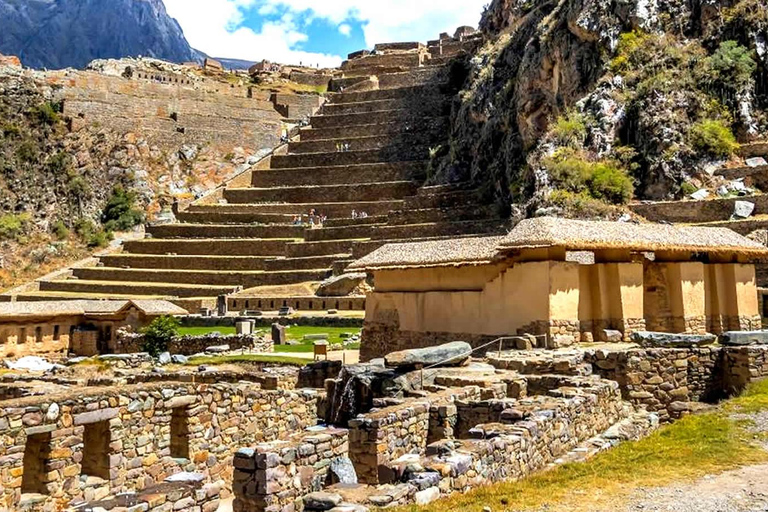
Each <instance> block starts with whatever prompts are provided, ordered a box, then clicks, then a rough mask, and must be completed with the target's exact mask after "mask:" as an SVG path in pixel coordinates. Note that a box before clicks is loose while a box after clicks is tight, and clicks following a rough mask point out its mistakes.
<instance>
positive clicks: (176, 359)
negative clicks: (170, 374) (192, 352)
mask: <svg viewBox="0 0 768 512" xmlns="http://www.w3.org/2000/svg"><path fill="white" fill-rule="evenodd" d="M171 362H172V363H173V364H187V362H189V358H188V357H187V356H183V355H181V354H174V355H172V356H171Z"/></svg>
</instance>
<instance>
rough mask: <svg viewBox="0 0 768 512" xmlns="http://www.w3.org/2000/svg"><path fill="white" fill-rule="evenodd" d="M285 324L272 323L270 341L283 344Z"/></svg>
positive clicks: (284, 341)
mask: <svg viewBox="0 0 768 512" xmlns="http://www.w3.org/2000/svg"><path fill="white" fill-rule="evenodd" d="M286 342H287V340H286V337H285V326H284V325H280V324H278V323H275V324H272V343H273V344H275V345H285V344H286Z"/></svg>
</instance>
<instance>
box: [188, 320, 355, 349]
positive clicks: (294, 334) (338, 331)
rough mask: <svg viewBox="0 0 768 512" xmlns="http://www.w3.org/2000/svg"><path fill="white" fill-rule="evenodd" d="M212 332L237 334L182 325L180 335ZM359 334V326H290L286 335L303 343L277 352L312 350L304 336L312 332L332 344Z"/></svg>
mask: <svg viewBox="0 0 768 512" xmlns="http://www.w3.org/2000/svg"><path fill="white" fill-rule="evenodd" d="M257 330H262V331H264V332H269V329H268V328H261V329H257ZM211 332H219V333H221V334H223V335H227V334H235V328H234V327H181V328H180V329H179V335H180V336H202V335H205V334H209V333H211ZM344 333H347V334H359V333H360V329H359V328H357V327H305V326H296V327H288V328H287V329H286V335H287V336H288V339H289V340H294V341H298V342H301V345H285V346H282V347H275V351H276V352H296V353H301V352H312V351H313V345H312V343H313V342H312V341H309V340H307V341H305V340H304V336H307V335H312V334H327V335H328V342H329V343H331V344H335V343H343V339H342V337H341V335H342V334H344ZM349 348H352V349H355V348H359V345H352V346H350V347H349Z"/></svg>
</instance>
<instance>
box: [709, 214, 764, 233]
mask: <svg viewBox="0 0 768 512" xmlns="http://www.w3.org/2000/svg"><path fill="white" fill-rule="evenodd" d="M695 225H696V226H706V227H715V228H728V229H732V230H733V231H735V232H737V233H738V234H740V235H744V236H746V235H748V234H750V233H752V232H753V231H757V230H758V229H768V215H758V216H757V217H750V218H748V219H742V220H726V221H721V222H705V223H701V224H695Z"/></svg>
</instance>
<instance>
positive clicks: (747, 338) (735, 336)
mask: <svg viewBox="0 0 768 512" xmlns="http://www.w3.org/2000/svg"><path fill="white" fill-rule="evenodd" d="M719 341H720V344H721V345H727V346H732V347H743V346H747V345H766V344H768V331H729V332H724V333H723V334H721V335H720V339H719Z"/></svg>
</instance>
